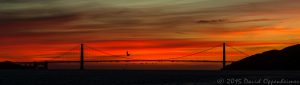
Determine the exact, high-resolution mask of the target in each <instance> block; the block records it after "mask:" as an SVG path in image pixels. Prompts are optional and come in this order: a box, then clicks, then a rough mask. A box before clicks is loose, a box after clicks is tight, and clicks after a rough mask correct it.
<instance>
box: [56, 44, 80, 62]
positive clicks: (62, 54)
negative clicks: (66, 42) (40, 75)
mask: <svg viewBox="0 0 300 85" xmlns="http://www.w3.org/2000/svg"><path fill="white" fill-rule="evenodd" d="M78 47H79V46H74V47H73V48H71V49H68V50H67V51H65V52H63V53H61V54H60V55H58V56H56V57H52V59H57V58H61V57H64V56H66V55H67V54H69V53H72V51H73V50H76V49H78Z"/></svg>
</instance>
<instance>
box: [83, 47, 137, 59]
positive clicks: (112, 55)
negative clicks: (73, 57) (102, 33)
mask: <svg viewBox="0 0 300 85" xmlns="http://www.w3.org/2000/svg"><path fill="white" fill-rule="evenodd" d="M86 47H87V48H89V49H91V50H94V51H97V52H100V53H103V54H106V55H109V56H110V57H117V58H126V59H133V58H129V57H124V56H120V55H114V54H111V53H108V52H105V51H102V50H99V49H96V48H93V47H90V46H86Z"/></svg>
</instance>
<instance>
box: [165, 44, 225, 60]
mask: <svg viewBox="0 0 300 85" xmlns="http://www.w3.org/2000/svg"><path fill="white" fill-rule="evenodd" d="M221 45H222V44H218V45H216V46H213V47H211V48H208V49H205V50H202V51H200V52H196V53H192V54H188V55H185V56H180V57H175V58H168V59H167V60H170V59H179V58H184V57H189V56H193V55H196V54H200V53H204V52H207V51H209V50H212V49H214V48H216V47H219V46H221Z"/></svg>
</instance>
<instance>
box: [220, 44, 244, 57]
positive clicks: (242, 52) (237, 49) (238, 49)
mask: <svg viewBox="0 0 300 85" xmlns="http://www.w3.org/2000/svg"><path fill="white" fill-rule="evenodd" d="M226 46H228V47H230V48H232V49H234V50H236V51H237V52H239V53H241V54H243V55H245V56H250V55H248V54H247V53H245V52H243V51H241V50H239V49H237V48H235V47H233V46H231V45H228V44H226Z"/></svg>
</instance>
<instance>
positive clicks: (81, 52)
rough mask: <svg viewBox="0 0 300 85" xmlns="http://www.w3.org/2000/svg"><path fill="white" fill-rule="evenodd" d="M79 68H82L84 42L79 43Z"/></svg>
mask: <svg viewBox="0 0 300 85" xmlns="http://www.w3.org/2000/svg"><path fill="white" fill-rule="evenodd" d="M80 70H84V44H83V43H81V45H80Z"/></svg>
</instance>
